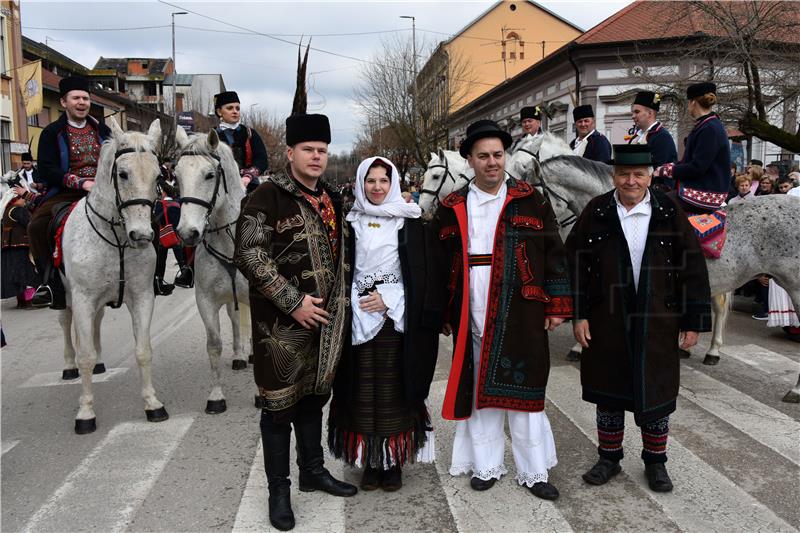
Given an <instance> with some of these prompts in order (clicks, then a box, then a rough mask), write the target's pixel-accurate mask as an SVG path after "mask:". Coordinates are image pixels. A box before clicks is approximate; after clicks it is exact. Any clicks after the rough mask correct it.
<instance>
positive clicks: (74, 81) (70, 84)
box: [58, 76, 89, 98]
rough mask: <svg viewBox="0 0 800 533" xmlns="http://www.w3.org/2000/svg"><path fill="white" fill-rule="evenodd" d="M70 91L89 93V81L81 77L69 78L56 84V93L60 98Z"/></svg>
mask: <svg viewBox="0 0 800 533" xmlns="http://www.w3.org/2000/svg"><path fill="white" fill-rule="evenodd" d="M70 91H86V92H87V93H88V92H89V79H88V78H85V77H83V76H70V77H69V78H62V79H61V81H59V82H58V92H59V94H60V95H61V97H62V98H63V97H65V96H67V93H68V92H70Z"/></svg>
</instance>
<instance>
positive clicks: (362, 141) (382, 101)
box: [355, 36, 476, 173]
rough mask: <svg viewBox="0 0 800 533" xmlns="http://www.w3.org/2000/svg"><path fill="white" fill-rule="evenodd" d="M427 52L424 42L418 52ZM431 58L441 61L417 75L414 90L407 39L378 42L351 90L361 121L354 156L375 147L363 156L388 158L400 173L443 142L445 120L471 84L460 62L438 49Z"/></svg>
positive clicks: (466, 68)
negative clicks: (378, 44) (359, 110)
mask: <svg viewBox="0 0 800 533" xmlns="http://www.w3.org/2000/svg"><path fill="white" fill-rule="evenodd" d="M431 48H432V47H431V46H430V45H426V44H425V43H423V44H422V46H421V47H420V49H421V50H428V51H430V50H431ZM436 53H437V54H440V55H437V56H435V57H437V58H438V60H440V61H443V62H444V63H443V64H441V65H437V66H440V67H441V69H437V71H436V72H433V73H431V75H432V77H425V76H423V75H422V74H421V75H420V76H419V77H418V78H417V80H416V82H417V84H418V85H417V86H416V87H415V79H414V73H415V68H414V55H413V43H412V42H411V40H410V39H404V38H401V37H396V36H395V37H393V38H387V39H384V40H383V41H382V43H381V47H380V50H379V51H378V53H376V54H375V56H374V57H373V58H372V60H371V61H370V62H367V63H364V65H363V67H362V70H361V76H360V77H361V84H360V85H359V87H358V88H357V89H356V91H355V100H356V103H357V105H358V106H359V108H360V109H361V113H362V116H363V121H362V133H361V134H360V135H359V136H358V137H359V141H358V142H357V149H356V152H357V153H358V152H360V151H362V150H364V149H369V150H375V148H376V145H377V150H375V151H372V152H371V153H370V154H369V155H376V154H380V155H384V156H386V157H389V158H391V159H392V160H393V161H394V162H395V163H396V164H397V165H398V170H399V171H400V172H401V173H405V172H406V170H407V169H408V167H409V166H412V165H413V164H414V163H417V164H421V163H422V162H423V161H426V160H427V157H428V154H429V153H430V152H432V151H436V149H437V148H438V147H439V146H440V145H441V143H443V142H446V139H447V131H448V129H447V122H448V116H449V115H450V113H451V112H452V111H453V110H454V109H456V108H457V107H458V106H459V105H460V104H461V103H463V101H464V99H465V98H466V95H467V94H468V92H469V89H470V88H471V86H472V84H474V83H476V81H475V77H474V75H473V71H472V68H471V66H470V63H469V61H468V60H467V59H466V58H462V57H458V56H457V55H454V54H447V52H446V51H445V50H444V49H443V48H442V47H439V48H438V49H437V50H436ZM422 55H423V56H424V55H427V54H425V53H424V52H423V54H422ZM429 64H430V62H429ZM426 70H427V69H426ZM423 74H424V73H423ZM423 85H424V87H423ZM415 96H416V100H415ZM415 115H416V116H415ZM365 155H366V154H365Z"/></svg>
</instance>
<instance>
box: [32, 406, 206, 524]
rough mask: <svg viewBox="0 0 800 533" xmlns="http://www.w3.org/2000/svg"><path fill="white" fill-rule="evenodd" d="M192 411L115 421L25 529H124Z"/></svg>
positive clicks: (153, 481) (159, 470)
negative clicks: (168, 416) (158, 419)
mask: <svg viewBox="0 0 800 533" xmlns="http://www.w3.org/2000/svg"><path fill="white" fill-rule="evenodd" d="M195 416H196V415H183V416H176V417H173V418H171V419H169V420H167V421H164V422H159V423H152V422H125V423H122V424H119V425H117V426H115V427H114V428H113V429H112V430H111V431H109V432H108V435H106V436H105V438H104V439H103V440H102V441H101V442H100V443H99V444H98V445H97V446H96V447H95V448H94V450H92V452H91V453H90V454H89V455H88V456H87V457H86V458H85V459H84V460H83V461H82V462H81V463H80V464H79V465H78V466H77V468H75V470H73V471H72V472H71V473H70V475H69V476H67V478H66V480H65V481H64V483H63V484H62V485H61V486H60V487H59V488H58V489H56V491H55V492H54V493H53V495H52V496H51V497H50V498H49V499H48V501H47V503H45V504H44V505H43V506H42V507H40V508H39V510H38V511H36V513H34V515H33V516H32V517H31V518H30V520H29V521H28V523H27V524H26V525H25V527H24V528H23V530H24V531H86V530H93V531H112V532H116V531H124V530H125V529H126V528H127V527H128V525H129V522H130V519H131V517H132V516H133V514H134V513H135V512H136V510H137V509H138V508H139V506H140V505H141V503H142V502H143V501H144V499H145V497H146V496H147V494H148V492H149V491H150V489H151V488H152V487H153V485H154V484H155V482H156V480H157V478H158V476H159V475H160V474H161V471H162V470H163V469H164V466H165V465H166V464H167V461H168V460H169V458H170V456H171V455H172V453H173V451H174V450H175V448H176V447H177V446H178V443H179V442H180V441H181V439H182V438H183V436H184V435H185V434H186V431H187V430H188V429H189V427H190V426H191V425H192V422H193V421H194V418H195Z"/></svg>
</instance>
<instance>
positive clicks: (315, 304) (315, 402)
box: [234, 114, 357, 531]
mask: <svg viewBox="0 0 800 533" xmlns="http://www.w3.org/2000/svg"><path fill="white" fill-rule="evenodd" d="M330 141H331V130H330V125H329V123H328V117H326V116H325V115H305V114H302V115H293V116H291V117H289V118H288V119H286V144H287V145H288V148H287V151H286V153H287V157H288V159H289V164H288V165H287V166H286V169H285V171H284V173H282V174H279V175H276V176H273V177H271V178H269V180H268V181H267V182H266V183H263V184H262V185H260V186H259V187H258V188H257V189H256V190H255V191H254V192H253V193H252V194H251V195H250V196H249V198H248V200H247V203H246V204H245V205H244V207H243V208H242V212H241V215H240V216H239V220H238V224H237V231H236V252H235V255H234V260H235V261H236V265H237V267H238V268H239V270H241V271H242V273H243V274H244V275H245V276H246V277H247V279H248V281H249V282H250V312H251V315H252V324H253V348H254V356H255V357H254V371H255V379H256V384H257V385H258V389H259V392H260V394H261V400H262V402H263V409H262V410H261V438H262V441H263V446H264V463H265V468H266V473H267V481H268V484H269V518H270V522H271V523H272V525H273V526H275V527H276V528H277V529H280V530H282V531H285V530H288V529H292V528H293V527H294V524H295V521H294V514H293V512H292V508H291V503H290V498H289V485H290V481H289V441H290V436H291V432H292V425H293V426H294V430H295V436H296V440H297V451H298V455H297V464H298V466H299V467H300V476H299V477H300V490H301V491H304V492H312V491H315V490H321V491H324V492H327V493H329V494H332V495H334V496H352V495H354V494H355V493H356V492H357V489H356V488H355V487H354V486H353V485H350V484H349V483H344V482H341V481H338V480H336V479H334V478H333V476H331V474H330V473H329V472H328V470H326V469H325V466H324V462H323V456H322V407H323V406H324V405H325V403H327V401H328V399H329V398H330V391H331V386H332V383H333V377H334V374H335V372H336V366H337V364H338V362H339V357H340V354H341V349H342V343H343V340H344V336H345V335H349V334H350V333H349V330H347V329H346V326H347V319H348V318H349V315H350V312H349V308H348V298H347V296H348V294H346V293H345V288H347V291H349V290H350V289H349V287H350V280H349V279H348V278H349V271H350V261H349V258H348V250H347V248H346V247H345V246H344V244H343V243H346V242H347V227H348V226H347V225H346V224H344V223H343V221H344V218H343V217H344V213H343V212H342V203H341V199H340V197H339V195H338V194H337V193H336V192H334V190H333V189H332V188H331V187H330V186H328V184H327V183H325V181H324V180H323V179H322V175H323V174H324V172H325V167H326V165H327V161H328V144H329V143H330Z"/></svg>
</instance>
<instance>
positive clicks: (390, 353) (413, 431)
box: [328, 157, 444, 491]
mask: <svg viewBox="0 0 800 533" xmlns="http://www.w3.org/2000/svg"><path fill="white" fill-rule="evenodd" d="M399 180H400V175H399V173H398V172H397V169H396V168H395V166H394V165H393V164H392V163H391V162H390V161H389V160H387V159H384V158H382V157H371V158H368V159H366V160H364V161H362V162H361V164H360V165H359V167H358V171H357V172H356V182H355V185H354V187H353V189H354V193H355V202H354V204H353V208H352V209H351V210H350V213H349V214H348V215H347V221H348V222H349V224H350V225H351V229H352V231H350V236H351V237H350V243H349V246H351V250H352V251H353V259H352V264H353V272H352V275H353V280H352V287H351V295H350V298H351V300H350V301H351V308H352V331H351V335H350V339H348V340H349V341H350V342H348V343H346V345H345V347H344V349H343V350H342V358H341V361H340V363H339V367H338V369H337V372H336V381H335V382H334V387H333V401H332V402H331V409H330V418H329V420H328V445H329V447H330V449H331V452H332V453H333V455H334V456H335V457H337V458H339V459H342V460H343V461H345V462H346V463H348V464H350V465H353V466H357V467H360V466H364V475H363V478H362V481H361V488H362V490H374V489H377V488H379V487H380V488H383V489H384V490H386V491H394V490H398V489H399V488H400V487H401V486H402V476H401V468H402V466H403V465H404V464H406V463H408V462H414V461H415V460H419V461H425V462H428V461H432V460H433V432H432V428H431V427H430V418H429V416H428V411H427V408H426V405H425V399H426V398H427V397H428V390H429V389H430V384H431V380H432V379H433V371H434V368H435V366H436V354H437V350H438V345H439V331H441V323H442V309H443V307H444V301H443V292H442V288H441V287H436V283H434V276H435V272H434V267H433V266H432V264H433V263H434V260H433V254H434V253H435V251H436V250H438V247H436V242H433V241H432V240H431V237H429V235H428V232H427V231H426V228H425V227H424V226H423V224H422V220H421V219H420V215H421V211H420V208H419V206H418V205H417V204H415V203H413V202H412V203H407V202H406V201H405V200H404V199H403V198H402V196H401V194H400V184H399Z"/></svg>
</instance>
